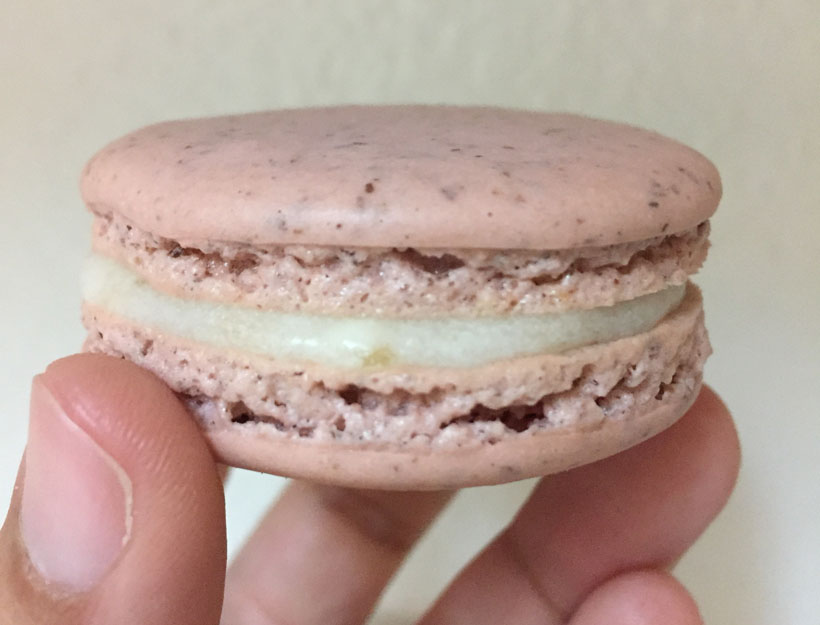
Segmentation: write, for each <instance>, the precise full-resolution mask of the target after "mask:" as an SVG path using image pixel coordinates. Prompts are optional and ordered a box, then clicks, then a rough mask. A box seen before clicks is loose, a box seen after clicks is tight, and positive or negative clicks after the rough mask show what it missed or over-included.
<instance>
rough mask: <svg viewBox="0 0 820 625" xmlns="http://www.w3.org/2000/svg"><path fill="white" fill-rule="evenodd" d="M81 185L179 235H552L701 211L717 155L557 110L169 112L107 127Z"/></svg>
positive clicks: (502, 245) (552, 240)
mask: <svg viewBox="0 0 820 625" xmlns="http://www.w3.org/2000/svg"><path fill="white" fill-rule="evenodd" d="M82 192H83V197H84V199H85V201H86V203H87V204H88V206H89V207H90V208H91V209H92V210H93V211H95V212H97V213H100V214H112V213H113V214H118V215H121V216H123V217H125V218H126V219H128V220H129V221H131V222H133V223H134V224H135V225H136V226H137V227H139V228H141V229H144V230H146V231H148V232H151V233H153V234H155V235H158V236H162V237H167V238H171V239H175V240H178V241H181V242H195V241H207V240H219V241H225V242H235V243H248V244H252V245H290V244H305V245H328V246H350V245H355V246H358V247H416V248H447V247H450V248H478V249H482V248H486V249H521V250H524V249H541V250H550V249H553V250H557V249H570V248H576V247H586V246H604V245H610V244H617V243H624V242H629V241H638V240H642V239H646V238H649V237H653V236H656V235H659V234H671V233H675V232H680V231H682V230H685V229H687V228H691V227H693V226H695V225H697V224H698V223H700V222H702V221H704V220H706V219H708V218H709V217H710V216H711V215H712V213H713V212H714V210H715V208H716V207H717V204H718V201H719V199H720V195H721V183H720V178H719V176H718V173H717V170H716V169H715V167H714V166H713V165H712V164H711V163H710V162H709V161H708V160H707V159H706V158H705V157H704V156H702V155H701V154H699V153H698V152H696V151H695V150H692V149H691V148H688V147H686V146H684V145H682V144H680V143H678V142H676V141H673V140H671V139H667V138H665V137H662V136H660V135H658V134H656V133H653V132H649V131H646V130H641V129H638V128H634V127H631V126H627V125H624V124H618V123H612V122H605V121H600V120H594V119H590V118H586V117H581V116H577V115H569V114H548V113H538V112H528V111H518V110H508V109H496V108H474V107H443V106H345V107H333V108H315V109H301V110H284V111H273V112H264V113H253V114H248V115H239V116H228V117H216V118H208V119H194V120H186V121H176V122H166V123H161V124H156V125H153V126H149V127H147V128H143V129H141V130H138V131H136V132H134V133H131V134H129V135H126V136H125V137H122V138H121V139H118V140H117V141H115V142H113V143H111V144H110V145H108V146H107V147H106V148H104V149H103V150H102V151H100V152H99V153H98V154H97V155H96V156H95V157H94V158H93V159H92V160H91V161H90V162H89V164H88V165H87V166H86V169H85V171H84V172H83V176H82Z"/></svg>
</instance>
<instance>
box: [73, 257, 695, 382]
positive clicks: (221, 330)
mask: <svg viewBox="0 0 820 625" xmlns="http://www.w3.org/2000/svg"><path fill="white" fill-rule="evenodd" d="M82 282H83V296H84V298H85V300H86V301H87V302H89V303H90V304H93V305H94V306H98V307H100V308H102V309H104V310H106V311H108V312H109V313H112V314H114V315H116V316H118V317H121V318H123V319H127V320H130V321H133V322H136V323H138V324H140V325H145V326H149V327H152V328H154V329H156V330H159V331H161V332H163V333H166V334H172V335H175V336H178V337H181V338H185V339H189V340H192V341H197V342H201V343H205V344H207V345H212V346H215V347H221V348H230V349H238V350H242V351H247V352H252V353H256V354H261V355H265V356H271V357H273V358H280V359H287V360H294V361H309V362H317V363H322V364H326V365H333V366H338V367H378V366H386V365H392V364H409V365H422V366H441V367H471V366H477V365H481V364H485V363H488V362H492V361H496V360H503V359H505V358H512V357H515V356H524V355H531V354H539V353H557V352H562V351H565V350H568V349H571V348H574V347H580V346H582V345H589V344H591V343H600V342H605V341H612V340H615V339H618V338H622V337H625V336H631V335H633V334H638V333H640V332H645V331H647V330H649V329H650V328H652V327H653V326H654V325H655V324H656V323H657V322H658V321H660V320H661V319H662V318H663V317H664V316H665V315H666V314H667V313H669V312H670V311H672V310H673V309H675V308H676V307H677V306H678V304H680V302H681V300H682V299H683V295H684V291H685V289H686V287H685V286H683V285H682V286H671V287H668V288H666V289H664V290H663V291H659V292H657V293H652V294H650V295H643V296H641V297H638V298H635V299H633V300H629V301H626V302H620V303H618V304H615V305H614V306H606V307H601V308H593V309H590V310H573V311H567V312H561V313H553V314H544V315H517V316H512V315H511V316H497V317H476V318H431V319H396V318H376V317H334V316H330V315H307V314H299V313H285V312H276V311H270V310H257V309H254V308H247V307H243V306H239V305H229V304H218V303H215V302H208V301H203V300H190V299H184V298H181V297H174V296H171V295H167V294H165V293H161V292H159V291H156V290H154V289H153V288H152V287H151V286H149V285H148V283H147V282H146V281H145V280H144V279H142V278H141V277H140V276H138V275H137V274H136V273H134V272H132V271H131V270H129V269H127V268H125V267H124V266H123V265H121V264H119V263H117V262H115V261H113V260H110V259H108V258H106V257H104V256H101V255H98V254H94V255H92V256H91V257H90V258H89V259H88V261H87V263H86V265H85V268H84V271H83V280H82Z"/></svg>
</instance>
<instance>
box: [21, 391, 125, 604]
mask: <svg viewBox="0 0 820 625" xmlns="http://www.w3.org/2000/svg"><path fill="white" fill-rule="evenodd" d="M130 506H131V481H130V480H129V479H128V476H127V475H126V473H125V471H124V470H123V469H122V467H120V466H119V465H118V464H117V463H116V461H115V460H114V459H113V458H112V457H111V456H110V455H109V454H107V453H106V452H105V451H104V450H103V449H102V448H101V447H100V446H99V445H97V443H96V442H94V441H93V440H92V439H91V438H90V437H89V436H88V435H87V434H86V433H85V432H84V431H83V430H82V429H81V428H80V427H79V426H77V425H76V424H75V423H74V422H73V421H72V420H71V419H69V418H68V416H67V415H66V413H65V411H64V410H63V409H62V407H61V406H60V403H59V402H58V401H57V400H56V399H55V398H54V396H53V395H52V394H51V392H50V391H49V389H48V387H47V386H46V385H45V383H44V382H43V381H42V380H41V379H40V378H39V377H38V378H35V379H34V384H33V386H32V391H31V414H30V419H29V437H28V443H27V445H26V454H25V474H24V478H23V500H22V506H21V510H20V531H21V533H22V537H23V542H24V543H25V546H26V548H27V550H28V554H29V558H30V560H31V562H32V564H33V565H34V566H35V568H36V569H37V570H38V571H39V572H40V574H41V575H42V576H43V578H44V579H45V580H46V581H47V582H49V583H53V584H58V585H60V586H62V587H65V589H66V590H70V591H74V592H80V591H84V590H89V589H91V588H92V587H94V586H95V585H96V584H97V583H98V582H99V581H100V580H101V579H102V578H103V576H104V575H105V573H106V571H108V570H109V568H110V567H111V565H112V564H113V562H114V560H115V559H116V558H117V556H118V555H119V553H120V552H121V551H122V548H123V546H124V545H125V543H126V542H127V541H128V537H129V534H130V522H131V521H130V519H131V511H130Z"/></svg>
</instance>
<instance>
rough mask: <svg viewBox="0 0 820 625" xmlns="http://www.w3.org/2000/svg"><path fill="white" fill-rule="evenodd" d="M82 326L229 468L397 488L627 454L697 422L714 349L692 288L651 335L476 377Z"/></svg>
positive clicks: (492, 478)
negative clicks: (148, 379)
mask: <svg viewBox="0 0 820 625" xmlns="http://www.w3.org/2000/svg"><path fill="white" fill-rule="evenodd" d="M85 323H86V325H87V327H88V328H89V338H88V340H87V343H86V349H88V350H90V351H95V352H103V353H109V354H112V355H117V356H121V357H126V358H128V359H130V360H133V361H134V362H136V363H137V364H140V365H142V366H144V367H146V368H148V369H150V370H152V371H154V372H155V373H156V374H157V375H159V376H160V377H161V378H162V379H164V380H165V381H166V382H167V383H168V384H169V385H170V386H171V387H172V388H173V389H174V390H175V391H176V392H177V393H178V394H179V395H180V397H181V399H183V401H185V402H186V403H187V404H188V406H189V408H190V409H191V412H192V414H193V415H194V417H195V418H196V419H197V420H198V422H199V424H200V426H201V427H202V428H203V431H204V433H205V435H206V436H207V438H208V439H209V441H210V442H211V445H212V447H213V449H214V452H215V455H216V456H217V457H218V458H219V459H220V460H221V461H223V462H226V463H227V464H230V465H233V466H240V467H245V468H249V469H253V470H257V471H263V472H267V473H274V474H279V475H285V476H289V477H296V478H302V479H310V480H315V481H320V482H326V483H333V484H338V485H343V486H351V487H360V488H385V489H398V490H425V489H440V488H458V487H463V486H473V485H482V484H494V483H502V482H509V481H514V480H518V479H523V478H527V477H532V476H537V475H546V474H548V473H553V472H558V471H562V470H565V469H568V468H571V467H573V466H577V465H580V464H584V463H587V462H591V461H594V460H597V459H599V458H603V457H606V456H608V455H611V454H613V453H616V452H618V451H620V450H623V449H626V448H627V447H630V446H632V445H634V444H636V443H638V442H640V441H641V440H644V439H646V438H648V437H650V436H652V435H654V434H656V433H657V432H659V431H661V430H663V429H664V428H666V427H668V426H669V425H671V424H672V423H673V422H674V421H675V420H676V419H677V418H678V417H680V416H681V415H682V414H683V413H684V412H685V411H686V409H687V408H688V407H689V406H690V405H691V403H692V402H693V401H694V399H695V397H696V396H697V392H698V390H699V387H700V384H701V376H702V367H703V362H704V361H705V359H706V357H707V356H708V354H709V353H710V347H709V343H708V339H707V337H706V333H705V329H704V326H703V314H702V306H701V299H700V294H699V292H698V290H697V288H696V287H694V286H692V285H689V287H688V288H687V294H686V297H685V299H684V301H683V303H682V304H681V305H680V306H679V307H678V309H676V310H675V311H673V312H672V313H670V314H669V315H667V316H666V317H665V318H664V319H663V320H661V322H660V323H658V324H657V325H656V326H655V327H654V328H652V329H651V330H649V331H647V332H644V333H641V334H638V335H635V336H631V337H627V338H623V339H618V340H615V341H611V342H607V343H600V344H596V345H591V346H587V347H582V348H578V349H574V350H569V351H568V352H566V353H562V354H544V355H536V356H528V357H524V358H514V359H510V360H505V361H501V362H497V363H492V364H490V365H486V366H482V367H473V368H450V369H447V368H425V367H404V368H393V369H390V370H384V371H373V370H371V371H361V370H360V371H350V370H343V369H334V368H328V367H321V366H310V365H309V364H307V363H283V362H277V361H275V360H273V359H269V358H260V357H258V356H255V355H249V354H243V353H241V352H232V351H230V350H219V349H215V348H212V347H208V346H203V345H196V344H191V343H190V342H186V341H185V340H181V339H179V338H178V337H175V336H170V335H166V334H163V333H162V332H157V331H154V330H152V329H151V328H146V327H142V326H138V325H134V324H129V322H128V321H126V320H123V319H118V318H116V317H113V316H111V315H110V314H107V313H106V311H104V310H100V309H95V308H94V307H93V306H89V305H86V309H85ZM266 413H267V414H266Z"/></svg>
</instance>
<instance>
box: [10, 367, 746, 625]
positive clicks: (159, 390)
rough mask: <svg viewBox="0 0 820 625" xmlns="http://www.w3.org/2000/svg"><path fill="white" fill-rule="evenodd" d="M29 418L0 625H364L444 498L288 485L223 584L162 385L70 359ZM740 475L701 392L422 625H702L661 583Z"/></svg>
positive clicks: (483, 562)
mask: <svg viewBox="0 0 820 625" xmlns="http://www.w3.org/2000/svg"><path fill="white" fill-rule="evenodd" d="M31 406H32V409H31V414H30V437H29V443H28V446H27V451H26V455H25V456H24V458H23V461H22V462H21V465H20V471H19V474H18V479H17V484H16V486H15V489H14V493H13V495H12V501H11V506H10V509H9V513H8V516H7V518H6V521H5V524H4V525H3V528H2V530H0V606H2V610H0V623H3V624H5V623H14V624H15V625H29V624H31V625H33V624H35V623H37V624H41V623H47V624H48V623H61V624H64V625H74V624H80V623H83V624H84V625H103V624H107V623H120V624H123V625H129V624H132V623H133V624H137V623H175V624H179V625H188V624H190V625H194V624H196V625H202V624H214V625H216V624H218V623H222V624H223V625H313V624H320V623H321V624H326V623H338V624H342V625H354V624H357V623H363V622H364V621H365V620H366V618H367V616H368V614H370V612H371V611H372V609H373V606H374V604H375V602H376V600H377V599H378V597H379V595H380V593H381V591H382V590H383V588H384V586H385V585H386V584H387V582H388V581H389V580H390V578H391V577H392V575H393V573H394V572H395V571H396V569H397V568H398V566H399V565H400V564H401V562H402V560H403V559H404V557H405V555H406V554H407V552H408V551H409V550H410V549H411V548H412V546H413V544H414V543H415V541H416V540H417V539H418V537H419V536H420V535H421V534H422V533H423V531H424V530H425V529H426V527H427V526H428V525H429V524H430V522H432V520H433V519H434V518H435V517H436V515H437V513H438V512H439V511H440V510H441V509H442V508H443V507H444V506H445V505H446V503H447V501H448V500H449V499H450V497H451V495H452V494H451V493H444V492H432V493H429V492H428V493H424V492H414V493H397V492H384V491H359V490H350V489H343V488H338V487H329V486H321V485H317V484H310V483H305V482H294V483H292V484H291V485H290V486H289V488H287V489H286V491H285V492H284V494H283V495H282V497H281V498H280V499H279V501H278V502H277V503H276V504H275V505H273V506H272V508H271V510H270V511H269V512H268V514H267V515H266V516H265V518H264V519H263V520H262V522H261V523H260V525H259V528H258V529H257V531H256V532H255V533H254V535H253V536H252V537H251V538H250V539H249V541H248V543H247V544H246V546H245V547H244V548H243V550H242V551H241V552H240V553H239V555H238V556H237V558H236V559H235V561H234V562H233V563H232V564H231V565H230V567H227V568H226V545H225V505H224V496H223V482H222V480H221V479H220V477H221V475H220V468H219V466H218V465H217V464H216V463H215V462H214V460H213V458H212V456H211V454H210V451H209V449H208V447H207V445H206V443H205V439H204V438H203V437H202V436H201V434H200V433H199V430H198V429H197V427H196V426H195V425H194V423H193V421H192V420H191V419H190V417H189V416H188V415H187V413H186V412H185V409H184V408H183V406H182V405H181V404H180V403H179V402H178V401H177V399H176V397H175V396H174V394H173V393H172V392H171V391H170V390H169V389H168V388H167V387H166V386H165V385H164V384H163V383H162V382H160V381H159V380H158V379H157V378H155V377H154V376H153V375H152V374H150V373H148V372H146V371H144V370H142V369H139V368H138V367H136V366H134V365H133V364H131V363H128V362H126V361H122V360H117V359H113V358H109V357H105V356H99V355H80V356H72V357H69V358H66V359H63V360H60V361H57V362H55V363H54V364H52V365H51V366H50V367H49V368H48V369H47V370H46V371H45V372H44V373H43V374H41V375H40V376H38V377H37V378H35V382H34V385H33V390H32V403H31ZM72 454H73V456H72ZM739 459H740V452H739V446H738V440H737V435H736V432H735V429H734V426H733V424H732V420H731V417H730V415H729V413H728V411H727V410H726V408H725V406H724V405H723V404H722V403H721V401H720V399H719V398H718V397H717V395H715V394H714V392H712V391H711V390H709V389H704V390H703V391H702V393H701V395H700V397H699V399H698V400H697V401H696V403H695V404H694V406H693V407H692V408H691V410H690V411H689V412H688V413H687V414H686V415H685V416H684V417H683V418H682V419H681V420H680V421H679V422H678V423H677V424H675V425H674V426H672V427H671V428H669V429H668V430H666V431H665V432H663V433H661V434H660V435H658V436H656V437H654V438H652V439H650V440H648V441H646V442H644V443H642V444H641V445H639V446H637V447H635V448H632V449H631V450H628V451H626V452H623V453H621V454H618V455H616V456H613V457H610V458H608V459H606V460H602V461H599V462H597V463H594V464H591V465H587V466H585V467H581V468H579V469H575V470H572V471H569V472H565V473H560V474H557V475H553V476H549V477H546V478H544V479H542V481H541V482H540V484H539V485H538V486H537V487H536V488H535V490H534V491H533V493H532V495H531V496H530V499H529V500H528V501H527V502H526V503H525V504H524V506H523V507H522V508H521V510H520V511H519V512H518V513H517V515H516V516H515V518H514V519H513V521H512V522H511V523H510V524H509V525H508V526H507V528H506V529H505V530H504V531H502V532H501V534H499V536H498V537H497V538H496V539H495V540H494V541H493V542H491V543H490V544H489V545H488V546H487V547H486V548H485V549H484V550H483V551H482V552H481V553H479V554H478V555H477V556H476V557H475V559H474V560H473V561H472V562H471V563H470V564H468V565H467V567H465V569H464V570H462V571H461V573H460V574H459V575H458V576H457V577H456V579H455V580H454V581H453V582H452V584H451V585H450V587H449V588H446V589H444V590H443V592H442V594H441V596H440V597H439V599H438V600H437V601H436V602H435V604H434V605H433V606H432V607H431V608H430V609H429V611H428V612H427V614H426V615H425V616H424V617H423V618H422V620H421V624H422V625H433V624H438V623H442V624H444V623H446V624H448V625H459V624H461V623H471V624H473V625H481V624H483V623H487V624H489V623H493V624H497V623H501V622H503V623H508V624H510V625H529V624H533V625H534V624H536V623H538V624H539V625H544V624H547V625H549V624H553V623H568V624H571V625H592V624H599V623H608V624H612V625H619V624H623V625H626V624H629V625H639V624H642V623H647V624H648V623H658V622H663V623H667V624H669V625H689V624H695V623H701V622H702V620H701V618H700V615H699V613H698V609H697V607H696V605H695V603H694V601H693V599H692V598H691V597H690V595H689V594H688V593H687V591H686V590H685V589H684V588H683V587H682V586H681V585H680V584H679V583H678V582H677V581H676V580H675V579H674V578H673V577H672V575H671V573H670V569H671V567H672V566H673V565H674V563H675V562H676V561H677V560H678V559H679V558H680V557H681V556H682V555H683V553H684V552H685V551H686V550H687V549H688V548H689V546H691V544H692V543H693V542H694V541H695V540H696V539H697V537H698V536H699V535H700V534H701V533H702V531H703V530H704V529H705V528H706V526H707V525H708V524H709V523H710V522H711V521H712V519H713V518H714V517H715V516H716V515H717V513H718V512H719V511H720V509H721V508H722V507H723V506H724V504H725V503H726V500H727V499H728V497H729V494H730V492H731V490H732V487H733V485H734V483H735V479H736V477H737V471H738V467H739ZM55 467H56V468H58V470H53V469H54V468H55ZM89 493H92V494H93V496H89V497H88V498H87V500H86V499H85V498H86V496H88V495H89ZM83 504H87V505H83ZM55 520H57V521H58V522H57V523H56V524H55V523H54V521H55Z"/></svg>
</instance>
